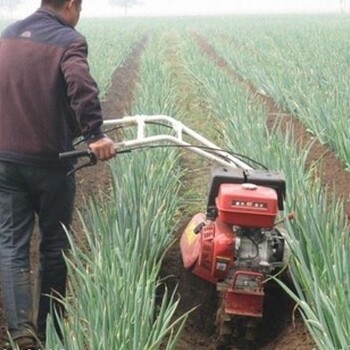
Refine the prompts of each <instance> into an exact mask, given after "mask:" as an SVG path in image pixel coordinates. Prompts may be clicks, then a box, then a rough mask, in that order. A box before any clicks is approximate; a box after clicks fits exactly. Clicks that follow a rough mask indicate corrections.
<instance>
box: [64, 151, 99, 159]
mask: <svg viewBox="0 0 350 350" xmlns="http://www.w3.org/2000/svg"><path fill="white" fill-rule="evenodd" d="M91 154H92V152H91V150H89V149H83V150H78V151H68V152H62V153H59V154H58V157H59V159H60V160H67V159H77V158H81V157H90V155H91Z"/></svg>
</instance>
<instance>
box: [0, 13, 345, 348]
mask: <svg viewBox="0 0 350 350" xmlns="http://www.w3.org/2000/svg"><path fill="white" fill-rule="evenodd" d="M4 25H5V23H2V22H0V29H2V28H3V27H4ZM348 29H350V17H348V16H346V15H318V16H316V15H288V16H287V15H283V16H277V15H276V16H273V15H266V16H262V15H259V16H258V15H256V16H253V15H251V16H233V17H206V18H204V17H203V18H201V17H198V18H169V19H167V18H157V19H155V18H153V19H151V18H148V19H147V18H144V19H141V18H138V19H136V18H130V19H127V18H123V19H82V20H81V23H80V24H79V26H78V30H79V31H80V32H82V33H83V35H84V36H85V37H86V38H87V41H88V43H89V64H90V69H91V72H92V74H93V76H94V77H95V79H96V80H97V82H98V84H99V87H100V94H101V99H102V101H103V108H104V111H105V118H106V119H110V118H120V117H122V116H124V115H141V114H143V115H153V114H164V115H169V116H172V117H174V118H176V119H178V120H180V121H182V122H183V123H184V124H185V125H187V126H189V127H191V128H193V129H194V130H195V131H197V132H199V133H200V134H202V135H203V136H205V137H207V138H208V139H210V140H211V141H213V142H214V143H216V144H218V145H220V146H221V147H222V148H224V149H229V150H231V151H233V152H236V153H237V154H241V155H244V156H246V157H247V159H252V160H254V161H255V162H257V163H259V164H263V165H264V166H266V167H267V168H268V169H271V170H278V171H282V172H283V173H284V174H285V178H286V184H287V198H286V203H285V213H282V214H281V218H282V217H283V216H287V215H288V214H289V213H291V212H295V217H296V218H295V220H293V221H290V222H286V229H287V231H288V237H287V241H288V245H289V247H290V257H289V270H290V271H289V273H290V276H291V280H292V282H293V286H292V287H291V286H290V285H286V284H284V283H283V282H279V280H278V278H277V282H276V283H278V285H279V288H280V289H281V291H283V293H284V294H285V295H286V297H287V298H289V300H290V302H291V304H292V305H293V307H292V310H291V311H290V312H289V313H285V314H283V315H282V318H283V319H284V323H283V329H277V327H275V326H272V325H270V328H272V330H271V329H270V331H271V333H272V334H271V335H269V336H268V337H267V336H266V338H264V339H263V338H261V340H260V345H259V346H260V347H259V349H297V348H299V349H306V350H308V349H310V350H311V349H322V350H332V349H334V350H339V349H349V348H350V306H349V293H350V268H349V267H350V254H349V251H350V241H349V233H350V230H349V218H350V172H349V171H350V123H349V120H350V116H349V115H350V40H349V38H348V31H347V30H348ZM135 48H138V51H137V52H138V55H137V57H136V56H135V52H136V51H135ZM0 69H1V67H0ZM0 98H1V97H0ZM118 104H122V107H120V106H119V107H118ZM154 128H157V126H154ZM111 135H112V136H113V137H114V136H115V135H114V134H111ZM125 136H127V135H125ZM116 137H117V138H118V137H119V135H118V136H116ZM191 157H192V156H191ZM252 166H256V165H255V163H253V162H252ZM108 174H109V183H108V185H107V186H104V190H103V191H101V192H100V193H99V194H97V195H93V196H88V194H86V195H87V198H88V200H87V204H85V205H84V206H83V204H82V203H78V206H79V207H80V208H84V209H82V210H81V211H80V218H81V221H82V223H83V229H82V230H80V231H81V232H80V231H79V232H78V231H77V232H75V233H69V235H70V237H71V239H72V242H74V241H75V238H74V234H77V235H80V236H81V237H83V238H81V239H80V240H79V241H84V244H82V245H79V244H75V243H72V246H73V247H74V249H73V251H72V254H71V256H69V257H67V263H68V265H69V272H70V292H69V297H68V298H67V300H66V301H65V303H66V307H67V318H66V319H64V320H63V322H62V324H61V327H62V334H63V340H62V341H61V340H60V339H59V338H58V337H57V335H56V334H55V332H54V330H53V329H54V328H53V326H52V325H49V330H48V339H47V347H48V348H52V349H63V348H64V349H66V350H81V349H91V350H97V349H101V350H105V349H118V350H119V349H125V350H129V349H133V350H140V349H215V348H216V347H215V346H216V344H215V337H214V336H213V334H215V330H211V331H207V330H206V329H204V328H205V327H204V323H203V327H202V329H200V328H201V327H198V328H199V329H198V328H194V327H193V325H194V323H195V321H194V320H193V319H192V318H191V317H192V316H191V315H192V314H193V312H194V310H192V307H193V308H194V307H195V306H197V305H198V304H200V303H201V300H197V304H196V303H195V304H194V305H191V307H187V308H186V307H184V306H182V305H183V303H186V298H187V297H188V295H190V294H196V293H197V290H191V289H190V286H187V287H185V286H181V285H180V284H178V285H177V286H176V287H175V286H174V284H168V283H167V281H168V280H169V279H171V278H173V277H174V276H175V280H176V276H177V274H178V275H180V274H182V272H181V261H178V262H177V263H176V262H175V261H173V260H169V259H170V258H167V254H169V252H171V251H172V249H179V248H178V238H179V234H180V233H181V232H180V230H181V225H182V224H183V223H184V222H185V221H186V220H188V219H190V217H191V216H193V215H194V214H196V212H198V211H203V210H205V203H206V199H207V198H206V191H207V178H208V174H209V165H208V164H207V162H206V161H204V160H201V159H196V158H188V155H186V151H183V150H180V149H173V148H172V149H168V148H160V149H152V150H141V151H137V152H132V153H131V154H127V155H120V156H118V157H117V158H116V159H115V160H113V161H111V162H109V172H108ZM79 176H83V177H84V170H82V171H81V174H80V175H79ZM86 176H91V177H92V179H93V181H96V182H99V181H102V180H103V181H105V180H106V179H100V178H99V174H98V173H97V172H95V173H94V174H93V173H87V175H86ZM83 186H84V184H83V185H82V188H84V187H83ZM77 215H78V214H77ZM174 242H175V243H174ZM177 257H178V258H180V255H177ZM169 262H170V263H171V265H172V267H173V269H172V270H171V271H172V275H174V276H170V275H169V276H168V270H167V269H166V266H167V265H169ZM176 264H178V265H176ZM175 265H176V266H178V269H177V268H176V269H175V268H174V266H175ZM169 271H170V270H169ZM271 278H275V277H273V276H272V277H271ZM186 283H191V280H187V282H186ZM186 288H188V289H187V290H186ZM201 295H202V294H201V293H200V292H199V291H198V296H201ZM278 302H279V301H278V300H276V301H275V303H278ZM272 313H273V310H272ZM298 317H299V320H300V325H301V326H300V327H301V330H300V329H299V330H297V329H296V327H295V323H293V319H295V318H298ZM203 322H204V321H203ZM209 328H210V327H209ZM210 332H212V333H210ZM57 344H59V345H57ZM288 346H289V347H288ZM232 349H236V347H235V344H232Z"/></svg>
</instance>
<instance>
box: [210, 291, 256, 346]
mask: <svg viewBox="0 0 350 350" xmlns="http://www.w3.org/2000/svg"><path fill="white" fill-rule="evenodd" d="M258 322H259V320H257V319H255V318H250V317H232V316H230V315H228V314H226V313H225V301H224V298H223V293H220V299H219V308H218V311H217V315H216V329H217V350H229V349H233V347H234V348H235V349H245V350H248V349H254V348H255V339H256V334H257V329H256V328H257V324H258Z"/></svg>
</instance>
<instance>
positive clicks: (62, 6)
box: [41, 0, 82, 27]
mask: <svg viewBox="0 0 350 350" xmlns="http://www.w3.org/2000/svg"><path fill="white" fill-rule="evenodd" d="M81 5H82V0H42V1H41V7H46V8H50V9H51V10H53V11H55V12H56V13H57V14H59V15H60V16H61V17H62V18H63V19H64V20H65V21H66V22H67V23H69V24H70V25H71V26H73V27H75V26H76V25H77V23H78V22H79V18H80V12H81Z"/></svg>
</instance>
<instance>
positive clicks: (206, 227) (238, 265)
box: [180, 168, 287, 317]
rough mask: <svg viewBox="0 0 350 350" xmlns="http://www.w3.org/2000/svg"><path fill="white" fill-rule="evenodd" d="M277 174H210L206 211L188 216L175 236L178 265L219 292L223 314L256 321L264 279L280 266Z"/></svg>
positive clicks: (282, 252) (279, 181)
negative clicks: (178, 239) (179, 256)
mask: <svg viewBox="0 0 350 350" xmlns="http://www.w3.org/2000/svg"><path fill="white" fill-rule="evenodd" d="M284 186H285V184H284V180H283V179H282V178H281V175H280V174H279V173H271V172H263V171H260V170H259V171H250V172H249V173H247V172H245V171H243V170H237V172H235V171H232V170H230V172H228V171H225V170H224V168H219V170H217V169H216V170H214V172H213V175H212V178H211V181H210V187H209V200H208V207H207V213H206V214H202V213H199V214H197V215H195V216H194V217H193V219H192V220H191V221H190V223H189V224H188V225H187V227H186V228H185V230H184V232H183V235H182V237H181V243H180V247H181V252H182V258H183V262H184V266H185V268H187V269H191V270H192V272H193V274H195V275H197V276H199V277H201V278H203V279H205V280H207V281H208V282H210V283H213V284H216V285H217V288H218V290H220V291H224V292H225V299H226V312H227V313H228V314H232V315H241V316H253V317H262V305H263V297H264V291H263V287H264V280H265V279H266V277H267V275H269V274H271V273H273V272H274V270H275V269H277V268H281V267H283V266H284V265H285V264H286V260H287V259H286V258H287V248H286V245H285V239H284V235H283V231H282V230H281V229H279V228H277V227H275V223H276V217H277V215H278V212H279V210H281V209H283V196H284V191H285V187H284Z"/></svg>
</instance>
